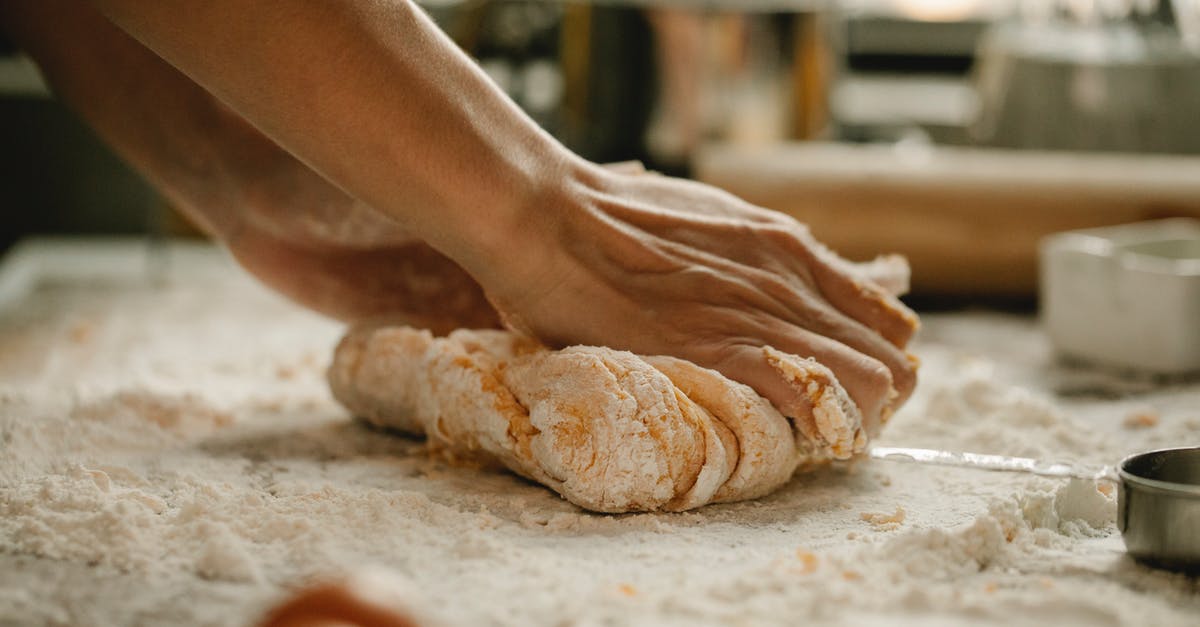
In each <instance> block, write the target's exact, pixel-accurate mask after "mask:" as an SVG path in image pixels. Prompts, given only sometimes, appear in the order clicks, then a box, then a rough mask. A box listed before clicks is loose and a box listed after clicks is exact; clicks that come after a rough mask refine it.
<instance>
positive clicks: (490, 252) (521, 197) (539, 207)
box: [445, 149, 600, 300]
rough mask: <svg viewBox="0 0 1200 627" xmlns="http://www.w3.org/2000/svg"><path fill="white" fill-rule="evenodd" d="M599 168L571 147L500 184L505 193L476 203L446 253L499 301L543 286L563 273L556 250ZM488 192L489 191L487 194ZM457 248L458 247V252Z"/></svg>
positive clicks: (579, 210) (580, 206) (560, 245)
mask: <svg viewBox="0 0 1200 627" xmlns="http://www.w3.org/2000/svg"><path fill="white" fill-rule="evenodd" d="M597 170H598V166H596V165H595V164H592V163H591V162H588V161H586V160H584V159H582V158H580V157H578V156H576V155H574V154H573V153H570V152H569V151H567V150H565V149H561V152H560V153H558V154H555V155H553V157H551V158H549V159H546V160H543V161H542V162H541V163H539V165H538V166H537V167H535V168H529V169H522V170H521V171H520V172H518V173H517V174H516V175H514V176H513V178H512V179H511V180H510V181H509V182H507V184H504V185H502V186H500V187H501V188H502V189H503V193H500V194H487V195H486V196H480V197H479V198H478V199H476V200H475V201H474V202H475V207H474V209H473V210H471V211H467V212H464V213H465V214H466V215H468V219H467V220H466V222H465V223H464V224H463V225H462V228H461V232H460V233H456V234H455V235H456V237H454V238H453V242H452V243H451V247H449V248H448V249H447V250H446V251H445V252H446V253H447V254H448V255H449V256H451V257H452V258H454V259H455V260H456V261H458V262H459V263H460V264H461V265H462V266H463V267H464V268H466V269H467V271H468V272H470V273H471V274H472V276H474V277H475V279H476V280H477V281H478V282H479V283H480V284H481V285H482V286H483V287H484V288H485V289H486V290H487V291H488V292H489V293H490V294H492V296H493V297H495V298H499V299H501V300H506V299H507V298H506V295H507V294H512V293H514V292H519V291H523V287H524V286H532V285H537V284H542V283H544V282H545V281H546V278H545V277H546V275H547V274H552V273H553V272H555V271H558V270H561V269H562V268H561V265H560V264H558V261H559V260H557V259H556V254H555V252H556V251H557V250H559V249H561V248H562V238H563V236H564V234H565V233H566V232H567V231H568V230H569V228H568V225H569V224H570V223H571V221H572V220H573V216H576V215H577V214H579V213H581V212H583V211H584V210H585V207H586V202H585V198H586V196H587V194H586V191H587V190H588V189H594V188H595V187H596V183H597V180H598V179H597V177H598V176H600V174H599V173H598V172H597ZM483 191H484V192H485V193H486V190H483ZM455 247H457V248H455Z"/></svg>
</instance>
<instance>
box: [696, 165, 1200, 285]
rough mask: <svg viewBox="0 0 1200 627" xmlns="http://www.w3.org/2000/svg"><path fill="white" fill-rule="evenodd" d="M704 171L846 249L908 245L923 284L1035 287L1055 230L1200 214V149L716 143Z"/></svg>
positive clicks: (701, 175)
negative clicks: (1040, 251)
mask: <svg viewBox="0 0 1200 627" xmlns="http://www.w3.org/2000/svg"><path fill="white" fill-rule="evenodd" d="M693 165H694V171H695V176H696V178H698V179H699V180H701V181H704V182H707V183H711V184H713V185H717V186H719V187H722V188H724V189H727V190H729V191H730V192H732V193H734V194H737V195H738V196H741V197H742V198H745V199H746V200H748V201H749V202H752V203H754V204H756V205H760V206H763V207H768V208H771V209H775V210H778V211H783V212H785V213H788V214H790V215H792V216H795V217H796V218H797V219H799V220H801V221H802V222H806V223H807V224H808V225H809V226H810V227H812V230H813V233H814V234H815V235H816V236H817V237H818V238H820V239H821V240H822V241H824V242H825V243H827V244H829V245H830V246H832V247H833V248H834V249H836V250H838V251H839V252H840V253H842V254H843V255H846V256H847V257H850V258H854V259H869V258H871V257H874V256H875V255H877V254H879V253H882V252H898V253H902V254H904V255H906V256H907V257H908V259H909V261H910V262H911V263H912V266H913V291H914V292H917V293H922V294H954V295H1003V296H1022V295H1032V294H1033V293H1034V292H1035V291H1036V286H1037V245H1038V241H1039V240H1040V239H1041V238H1042V237H1043V236H1045V235H1048V234H1050V233H1054V232H1058V231H1065V230H1071V229H1078V228H1087V227H1096V226H1106V225H1112V224H1123V223H1127V222H1138V221H1141V220H1150V219H1157V218H1166V217H1179V216H1190V217H1198V218H1200V156H1196V157H1193V156H1166V155H1132V154H1096V153H1067V152H1061V153H1050V152H1033V151H1014V150H997V149H974V148H950V147H927V146H903V145H900V146H892V145H863V144H857V145H856V144H831V143H790V144H779V145H774V146H764V147H755V148H750V147H733V146H729V145H709V146H706V147H704V148H703V149H702V150H700V152H699V153H698V155H697V158H696V160H695V162H694V164H693Z"/></svg>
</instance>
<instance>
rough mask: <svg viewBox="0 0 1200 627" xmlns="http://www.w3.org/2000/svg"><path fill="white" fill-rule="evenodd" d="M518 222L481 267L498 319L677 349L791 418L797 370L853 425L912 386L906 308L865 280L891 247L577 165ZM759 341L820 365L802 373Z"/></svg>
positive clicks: (614, 343)
mask: <svg viewBox="0 0 1200 627" xmlns="http://www.w3.org/2000/svg"><path fill="white" fill-rule="evenodd" d="M521 223H522V224H523V226H522V227H520V228H519V229H517V230H515V231H514V236H513V237H514V238H515V241H514V243H513V246H512V247H511V249H509V250H508V251H507V252H506V253H505V254H504V255H502V256H497V257H496V258H495V259H494V260H493V263H492V264H491V265H490V266H489V268H488V270H486V274H485V275H484V276H482V277H480V278H481V281H482V282H483V284H484V285H485V288H486V289H487V290H488V293H489V295H490V297H491V298H492V300H493V302H494V303H495V304H496V305H497V307H498V308H499V309H500V311H501V312H502V314H503V315H504V316H505V319H506V321H507V322H508V323H509V324H510V325H511V326H513V327H514V328H516V329H519V330H521V331H522V332H525V333H528V334H530V335H532V336H534V337H537V338H539V339H541V340H542V341H544V342H547V343H548V344H550V345H552V346H566V345H570V344H585V345H596V346H609V347H613V348H617V349H623V350H629V351H632V352H635V353H638V354H644V355H672V356H676V357H680V358H683V359H686V360H688V361H691V362H693V363H696V364H698V365H700V366H704V367H707V368H712V369H714V370H717V371H719V372H721V373H722V374H724V375H725V376H727V377H729V378H730V379H733V380H735V381H740V382H742V383H745V384H747V385H749V386H750V387H752V388H754V389H755V390H757V391H758V392H759V393H760V394H762V395H763V396H765V397H766V398H768V399H770V400H771V402H772V403H774V404H775V406H776V407H778V408H779V409H780V410H781V411H782V412H784V414H786V415H789V416H796V417H804V416H813V415H814V411H813V409H814V403H815V402H819V399H816V398H814V397H813V396H812V394H810V393H809V390H808V381H809V379H810V378H811V377H817V378H831V379H835V380H836V381H837V382H839V383H840V384H841V386H843V387H844V388H845V390H846V391H847V392H848V393H849V398H850V399H852V400H853V403H850V404H845V403H843V404H841V406H842V407H843V408H844V411H845V412H847V413H848V414H853V413H856V412H861V420H862V423H863V424H864V425H865V427H866V430H867V431H868V433H874V432H875V431H876V430H877V429H878V426H879V424H881V422H882V420H883V419H886V417H887V416H888V415H889V413H890V412H891V411H893V410H894V408H895V407H897V406H898V405H899V404H900V403H902V402H903V401H904V400H905V399H907V398H908V396H909V395H910V393H911V391H912V389H913V386H914V384H915V380H916V378H915V370H916V365H915V361H914V360H913V359H911V358H910V357H909V356H908V355H907V354H906V352H905V350H904V347H905V346H906V344H907V343H908V341H909V339H910V338H911V336H912V334H913V332H914V330H915V328H916V316H915V315H914V314H913V313H912V312H911V311H910V310H908V308H906V307H905V306H904V305H903V304H901V303H900V302H899V300H897V299H896V298H895V297H894V296H893V295H892V294H891V293H889V292H888V291H887V290H885V289H884V288H883V287H881V286H879V285H878V284H876V283H875V282H874V281H873V280H871V278H869V276H870V273H872V272H874V273H875V274H880V270H881V268H882V267H883V266H886V267H887V268H888V269H890V270H891V275H893V276H894V275H895V274H896V273H897V272H896V270H897V269H896V263H897V262H895V261H894V260H893V261H891V262H886V263H885V264H883V266H881V267H877V268H872V267H867V268H862V267H859V266H855V265H854V264H851V263H849V262H847V261H845V260H843V259H841V258H839V257H838V256H837V255H835V254H834V253H832V252H831V251H829V250H828V249H826V248H825V247H824V246H822V245H821V244H819V243H818V242H817V241H816V240H815V239H814V238H813V237H812V236H811V234H810V233H809V232H808V230H807V229H806V228H805V227H804V226H803V225H802V224H800V223H798V222H796V221H795V220H792V219H791V218H789V217H787V216H783V215H781V214H778V213H774V212H770V211H766V210H763V209H759V208H756V207H753V206H751V205H749V204H747V203H745V202H743V201H741V200H739V199H737V198H735V197H733V196H731V195H729V194H727V193H725V192H722V191H720V190H717V189H715V188H712V187H709V186H706V185H702V184H699V183H694V182H689V181H683V180H679V179H673V178H670V177H664V176H652V175H627V174H623V173H613V172H609V171H603V170H600V169H596V168H586V167H585V168H583V170H582V172H581V173H578V174H577V176H576V177H575V178H574V179H573V180H572V181H571V183H570V184H564V185H563V186H562V188H561V189H559V190H557V191H556V193H555V194H554V195H551V196H547V197H543V198H540V199H538V202H537V203H535V204H532V205H531V206H530V208H529V209H528V213H527V215H525V216H524V217H523V220H522V221H521ZM521 233H528V235H524V236H523V235H521ZM896 283H898V281H895V280H893V284H894V285H895V284H896ZM768 346H769V347H773V348H774V349H776V350H777V351H778V352H779V353H780V354H784V355H794V356H799V357H802V358H809V357H811V358H813V359H815V360H816V361H817V362H818V363H819V364H821V365H823V366H824V367H825V368H827V369H828V370H827V371H824V372H822V373H820V374H818V373H816V371H815V370H813V371H812V372H811V373H810V374H802V373H801V372H800V371H798V370H797V369H795V368H791V367H790V366H787V365H786V364H784V363H783V362H781V361H779V360H778V359H774V358H773V357H772V356H771V353H770V352H769V351H765V350H764V347H768ZM806 372H807V371H806ZM818 413H819V412H818ZM849 419H851V420H853V418H849ZM806 431H808V432H810V433H814V434H815V433H818V432H820V431H821V430H820V429H819V428H818V427H817V426H816V425H808V426H806ZM853 437H854V436H853V435H852V436H851V439H853Z"/></svg>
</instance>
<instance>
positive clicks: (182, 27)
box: [96, 0, 578, 273]
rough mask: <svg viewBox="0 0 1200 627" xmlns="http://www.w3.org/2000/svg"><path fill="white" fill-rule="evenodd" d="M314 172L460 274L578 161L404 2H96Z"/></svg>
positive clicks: (479, 265) (479, 266)
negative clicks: (392, 220) (397, 223)
mask: <svg viewBox="0 0 1200 627" xmlns="http://www.w3.org/2000/svg"><path fill="white" fill-rule="evenodd" d="M96 4H97V5H98V6H100V7H101V10H102V11H104V12H105V13H106V14H107V15H109V16H110V18H112V19H113V21H115V22H116V23H117V24H119V25H120V26H122V27H123V28H125V29H126V30H127V31H128V32H130V33H131V34H133V35H134V36H135V37H137V38H138V39H139V40H141V41H142V42H143V43H144V44H145V45H147V46H148V47H150V48H151V49H153V50H155V51H156V52H157V53H159V54H160V55H161V56H163V57H164V58H165V59H167V60H168V61H170V62H171V63H172V64H174V65H175V66H177V67H179V68H180V69H182V70H183V71H184V72H185V73H187V74H188V75H189V76H190V77H191V78H192V79H194V80H195V81H197V82H198V83H200V84H202V85H204V86H205V87H206V88H207V89H208V90H209V91H211V92H212V93H214V94H216V95H217V96H218V97H220V98H221V99H222V100H223V101H225V102H226V103H228V104H230V105H231V106H232V107H233V108H234V109H236V110H237V111H238V112H240V113H241V114H242V115H243V116H245V117H246V118H247V119H248V120H250V121H252V122H253V123H254V124H255V125H257V126H258V127H259V128H260V129H261V130H262V131H263V132H264V133H266V134H267V135H268V136H270V137H271V138H273V139H274V140H275V141H277V142H278V143H279V144H281V145H282V146H284V147H285V148H286V149H287V150H289V151H290V152H292V153H293V154H295V155H297V156H298V157H300V158H301V159H302V160H304V161H305V162H307V163H308V164H309V165H310V166H311V167H313V168H314V169H315V170H317V171H319V172H321V173H322V174H324V175H325V177H326V178H328V179H329V180H331V181H333V182H334V183H336V184H338V185H339V186H341V187H342V188H343V189H345V190H347V191H349V192H350V193H351V194H352V195H354V196H356V197H358V198H359V199H360V200H363V201H365V202H366V203H367V204H369V205H371V206H372V207H374V208H376V209H378V210H380V211H383V212H384V213H387V214H389V215H391V216H394V217H396V218H398V219H399V220H401V221H402V223H404V224H405V225H406V226H408V227H410V229H411V230H412V231H413V232H414V233H416V234H418V235H419V236H421V237H422V238H423V239H425V240H426V241H428V242H430V243H431V244H432V245H434V246H435V247H437V248H439V249H440V250H442V251H443V252H445V253H447V254H448V255H450V256H451V257H453V258H455V259H456V260H457V261H459V262H460V263H462V264H463V265H464V266H466V267H467V268H468V270H471V271H472V272H473V273H486V272H487V271H488V268H489V265H490V264H491V263H492V262H493V261H494V260H495V257H496V256H498V255H499V254H500V251H501V250H503V249H504V248H505V247H506V246H507V245H508V244H509V242H508V240H507V238H508V237H509V236H510V235H511V234H512V233H515V232H519V231H520V230H521V229H520V228H519V226H518V225H517V223H518V222H519V221H520V220H522V219H524V217H525V216H524V215H523V214H522V210H523V209H524V207H525V206H527V205H528V204H529V202H530V199H531V198H533V197H536V196H537V195H538V194H540V193H542V192H543V190H544V188H545V187H546V186H548V185H552V184H554V182H555V181H557V180H558V179H559V178H560V177H561V176H562V175H563V172H564V170H565V169H570V168H572V167H576V166H577V164H578V162H577V161H576V160H575V158H574V157H573V156H572V155H571V154H570V153H569V152H568V151H566V150H565V149H564V148H562V147H561V146H560V145H559V144H558V143H557V142H555V141H554V140H553V139H552V138H551V137H549V136H548V135H547V134H545V133H544V132H542V131H541V130H540V129H538V128H537V126H536V125H535V124H534V123H533V122H532V121H530V120H529V119H528V117H527V116H525V115H524V114H523V113H521V112H520V111H519V109H517V108H516V106H515V105H513V104H512V103H511V101H510V100H508V99H507V98H506V97H505V96H504V95H503V93H501V92H500V91H499V90H498V89H497V88H496V87H495V86H493V85H492V84H491V83H490V81H488V79H487V78H486V76H485V75H484V74H483V73H482V72H481V71H479V70H478V68H476V67H475V65H474V64H473V63H472V62H471V61H470V60H469V59H468V58H467V57H465V55H463V54H462V53H461V52H460V51H459V50H458V49H457V48H456V47H455V46H454V44H453V43H452V42H450V41H449V40H448V39H447V38H446V37H445V36H444V35H443V34H442V33H441V32H440V31H439V30H438V29H437V28H436V26H434V25H433V24H432V23H431V22H430V21H429V20H428V19H427V18H426V17H425V16H424V14H423V13H422V12H421V11H420V10H419V9H418V8H416V7H415V6H414V5H413V4H412V3H410V2H408V1H406V0H376V1H374V2H356V1H352V0H316V1H307V2H296V1H294V0H292V1H288V0H274V1H264V2H250V3H247V2H241V1H238V0H213V1H209V2H203V3H196V2H190V1H186V0H168V1H162V2H140V1H136V0H96Z"/></svg>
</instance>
